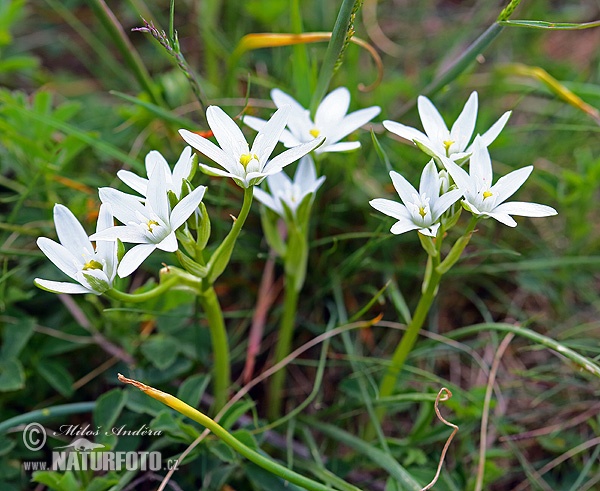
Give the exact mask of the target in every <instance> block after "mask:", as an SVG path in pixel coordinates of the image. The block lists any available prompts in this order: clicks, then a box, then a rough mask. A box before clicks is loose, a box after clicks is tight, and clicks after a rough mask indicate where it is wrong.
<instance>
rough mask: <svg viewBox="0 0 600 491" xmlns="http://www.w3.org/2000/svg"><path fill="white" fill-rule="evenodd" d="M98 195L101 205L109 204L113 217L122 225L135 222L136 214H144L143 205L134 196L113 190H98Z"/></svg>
mask: <svg viewBox="0 0 600 491" xmlns="http://www.w3.org/2000/svg"><path fill="white" fill-rule="evenodd" d="M98 194H99V195H100V200H101V201H102V203H107V204H109V205H110V207H111V210H112V213H113V215H114V216H115V217H116V218H117V220H119V221H120V222H122V223H129V222H132V221H137V214H136V212H137V213H141V214H144V213H145V208H144V205H143V204H142V203H141V202H140V199H139V198H136V197H135V196H131V195H130V194H126V193H123V192H122V191H117V190H116V189H113V188H100V189H99V190H98Z"/></svg>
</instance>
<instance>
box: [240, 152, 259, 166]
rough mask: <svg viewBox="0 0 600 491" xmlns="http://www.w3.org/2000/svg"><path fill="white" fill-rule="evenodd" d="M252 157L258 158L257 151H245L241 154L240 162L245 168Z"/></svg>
mask: <svg viewBox="0 0 600 491" xmlns="http://www.w3.org/2000/svg"><path fill="white" fill-rule="evenodd" d="M252 159H255V160H258V155H256V154H255V153H253V154H249V153H244V154H242V155H241V156H240V164H242V165H243V166H244V169H245V168H246V166H247V165H248V164H249V163H250V161H251V160H252Z"/></svg>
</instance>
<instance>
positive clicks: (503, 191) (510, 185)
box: [490, 165, 533, 205]
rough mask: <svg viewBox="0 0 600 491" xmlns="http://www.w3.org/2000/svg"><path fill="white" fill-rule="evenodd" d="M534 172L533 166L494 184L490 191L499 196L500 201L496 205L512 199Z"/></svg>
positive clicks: (508, 175)
mask: <svg viewBox="0 0 600 491" xmlns="http://www.w3.org/2000/svg"><path fill="white" fill-rule="evenodd" d="M532 171H533V165H529V166H527V167H523V168H522V169H517V170H514V171H512V172H510V173H509V174H506V175H505V176H504V177H501V178H500V179H498V182H497V183H496V184H494V185H493V186H492V187H491V189H490V191H491V192H492V193H495V194H497V195H498V199H499V201H496V204H498V205H499V204H500V203H502V202H503V201H506V200H507V199H508V198H510V197H511V196H512V195H513V194H515V192H516V191H517V189H519V188H520V187H521V186H522V185H523V183H524V182H525V181H526V180H527V178H528V177H529V175H530V174H531V172H532Z"/></svg>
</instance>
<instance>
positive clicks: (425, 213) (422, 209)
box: [419, 206, 427, 218]
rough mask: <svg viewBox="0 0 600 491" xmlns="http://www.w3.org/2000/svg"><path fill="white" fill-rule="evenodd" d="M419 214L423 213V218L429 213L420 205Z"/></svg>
mask: <svg viewBox="0 0 600 491" xmlns="http://www.w3.org/2000/svg"><path fill="white" fill-rule="evenodd" d="M419 215H421V218H425V215H427V212H426V211H425V208H424V207H423V206H420V207H419Z"/></svg>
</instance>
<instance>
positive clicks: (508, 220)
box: [483, 211, 517, 227]
mask: <svg viewBox="0 0 600 491" xmlns="http://www.w3.org/2000/svg"><path fill="white" fill-rule="evenodd" d="M483 215H486V216H489V217H492V218H493V219H495V220H498V221H499V222H500V223H502V224H504V225H507V226H509V227H516V226H517V222H515V221H514V220H513V218H512V217H511V216H510V215H509V214H507V213H499V212H495V211H492V212H489V213H483Z"/></svg>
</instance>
